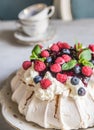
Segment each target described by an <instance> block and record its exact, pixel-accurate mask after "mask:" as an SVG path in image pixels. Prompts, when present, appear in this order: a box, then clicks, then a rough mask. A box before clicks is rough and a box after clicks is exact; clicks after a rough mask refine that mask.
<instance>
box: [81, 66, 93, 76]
mask: <svg viewBox="0 0 94 130" xmlns="http://www.w3.org/2000/svg"><path fill="white" fill-rule="evenodd" d="M92 73H93V71H92V69H91V68H90V67H89V66H83V67H82V74H83V75H85V76H91V75H92Z"/></svg>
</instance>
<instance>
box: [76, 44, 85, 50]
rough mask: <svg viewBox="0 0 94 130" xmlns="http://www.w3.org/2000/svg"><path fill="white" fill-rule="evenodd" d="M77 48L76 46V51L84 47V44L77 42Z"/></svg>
mask: <svg viewBox="0 0 94 130" xmlns="http://www.w3.org/2000/svg"><path fill="white" fill-rule="evenodd" d="M75 48H76V51H81V50H82V48H83V46H82V43H78V42H77V43H76V44H75Z"/></svg>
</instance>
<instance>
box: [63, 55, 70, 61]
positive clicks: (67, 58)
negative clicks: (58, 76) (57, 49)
mask: <svg viewBox="0 0 94 130" xmlns="http://www.w3.org/2000/svg"><path fill="white" fill-rule="evenodd" d="M62 58H63V59H64V61H65V62H69V61H70V60H71V57H70V56H69V55H66V54H64V55H62Z"/></svg>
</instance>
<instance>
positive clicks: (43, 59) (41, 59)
mask: <svg viewBox="0 0 94 130" xmlns="http://www.w3.org/2000/svg"><path fill="white" fill-rule="evenodd" d="M38 60H40V61H43V62H44V61H45V60H46V58H45V57H44V58H38Z"/></svg>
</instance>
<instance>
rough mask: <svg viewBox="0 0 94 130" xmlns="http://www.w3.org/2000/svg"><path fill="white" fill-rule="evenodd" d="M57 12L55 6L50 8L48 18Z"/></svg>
mask: <svg viewBox="0 0 94 130" xmlns="http://www.w3.org/2000/svg"><path fill="white" fill-rule="evenodd" d="M54 12H55V7H54V6H49V7H48V17H49V18H50V17H51V16H52V15H53V14H54Z"/></svg>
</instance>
